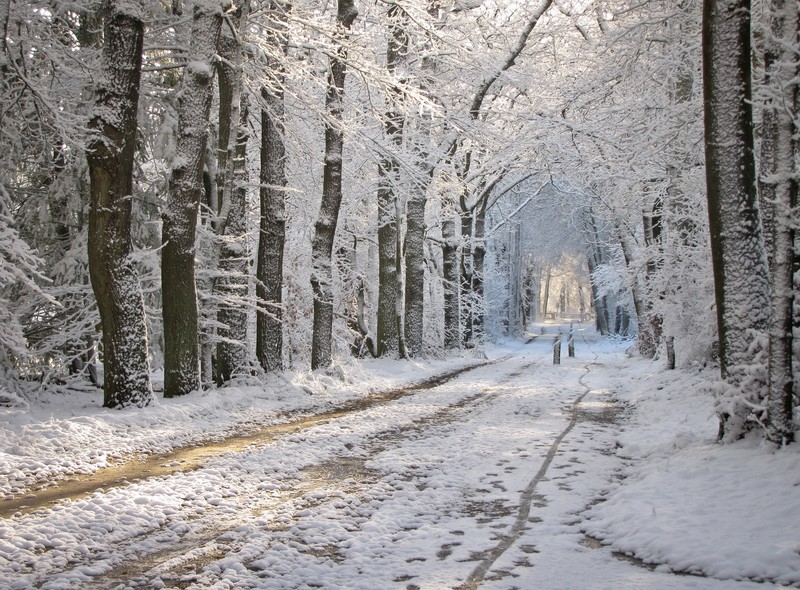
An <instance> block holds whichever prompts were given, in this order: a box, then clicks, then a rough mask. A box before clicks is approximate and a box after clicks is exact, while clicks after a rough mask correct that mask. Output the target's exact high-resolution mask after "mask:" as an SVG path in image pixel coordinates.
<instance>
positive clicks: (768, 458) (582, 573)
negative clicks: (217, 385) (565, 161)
mask: <svg viewBox="0 0 800 590" xmlns="http://www.w3.org/2000/svg"><path fill="white" fill-rule="evenodd" d="M557 329H558V327H556V326H548V327H547V328H546V330H547V331H548V332H549V334H542V335H538V336H537V338H535V339H534V340H531V341H529V342H507V343H505V344H504V345H502V346H495V347H493V348H491V349H488V350H486V356H487V357H488V358H487V359H479V358H468V357H459V358H452V359H448V360H439V361H426V362H415V363H409V362H407V361H366V362H355V361H354V362H353V363H352V364H348V365H340V366H337V367H335V369H334V370H333V371H332V372H331V374H323V373H307V372H306V373H294V374H289V373H286V374H285V375H283V376H282V377H281V378H280V379H279V382H278V383H276V384H274V386H270V387H268V388H264V387H263V386H262V387H260V388H259V387H252V386H241V387H233V388H228V389H223V390H212V391H209V392H203V393H197V394H193V395H190V396H186V397H185V398H181V399H179V400H159V401H158V403H157V404H156V405H155V406H154V407H151V408H146V409H144V410H126V411H122V412H118V411H110V410H105V409H103V408H101V407H99V405H100V402H101V400H100V399H99V398H98V396H97V394H86V393H84V394H80V395H78V394H76V395H75V396H65V399H49V400H34V401H33V402H32V403H31V406H30V407H28V408H7V409H0V425H2V427H3V428H2V429H0V437H1V438H0V445H1V446H0V474H2V475H4V476H5V478H4V479H0V492H2V494H3V495H2V496H0V588H4V587H8V588H47V589H56V588H125V587H142V588H270V589H272V588H275V589H283V588H286V589H290V588H291V589H294V588H364V589H370V590H374V589H376V588H405V589H407V590H413V589H425V588H430V589H444V588H459V589H468V588H478V587H480V588H505V589H512V588H519V589H522V590H525V589H529V588H542V589H545V590H558V589H563V590H583V589H588V590H592V589H609V590H610V589H621V590H625V589H641V588H657V589H664V590H671V589H682V588H698V589H709V590H717V589H719V590H722V589H731V588H733V589H748V590H749V589H751V588H761V589H763V588H776V587H800V534H799V533H798V532H797V531H798V527H797V522H798V520H797V515H798V514H800V452H799V451H798V450H797V449H795V448H793V447H789V448H787V449H784V450H782V451H779V452H773V451H770V450H769V449H766V448H764V447H762V446H761V445H760V444H759V443H758V441H756V440H752V441H748V440H746V441H742V442H741V443H737V444H735V445H729V446H720V445H717V444H715V443H714V434H715V429H716V421H715V419H714V416H713V409H712V404H711V398H710V394H709V393H708V392H707V386H708V381H709V379H711V378H712V372H710V371H706V370H703V369H693V370H683V371H671V372H668V371H664V370H662V368H661V366H660V365H659V364H658V363H655V362H646V361H642V360H639V359H636V358H630V357H629V356H628V355H626V354H625V350H626V348H627V346H629V344H626V343H619V342H609V341H604V340H601V339H599V338H597V337H596V336H595V335H594V334H593V333H591V332H590V331H589V330H588V329H587V330H585V331H579V337H578V339H577V354H576V357H575V358H569V357H567V356H566V354H564V355H563V358H562V364H561V365H558V366H554V365H552V332H553V331H555V330H557ZM562 329H563V328H562ZM796 446H798V445H796Z"/></svg>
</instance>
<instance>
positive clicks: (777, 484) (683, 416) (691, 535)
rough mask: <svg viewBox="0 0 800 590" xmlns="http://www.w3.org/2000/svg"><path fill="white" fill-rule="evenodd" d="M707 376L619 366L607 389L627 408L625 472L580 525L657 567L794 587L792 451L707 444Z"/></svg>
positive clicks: (796, 498) (798, 478)
mask: <svg viewBox="0 0 800 590" xmlns="http://www.w3.org/2000/svg"><path fill="white" fill-rule="evenodd" d="M713 377H714V374H713V373H712V372H711V371H694V372H692V371H688V372H677V371H664V370H662V368H661V366H660V365H659V364H656V363H647V362H644V361H632V362H630V363H626V364H625V366H621V367H619V372H618V373H617V375H616V376H615V379H614V381H615V383H614V384H613V388H614V390H615V391H616V397H617V398H618V399H619V400H620V401H622V402H625V403H626V404H628V405H629V407H630V408H631V410H632V411H631V417H630V420H629V421H628V422H627V423H626V424H625V427H624V430H623V432H622V433H621V434H620V436H619V439H618V444H619V445H620V448H619V450H618V452H617V454H618V455H620V456H623V457H627V458H630V459H632V462H631V465H630V466H629V468H628V469H627V471H626V473H625V475H626V476H627V477H626V478H625V479H624V481H622V482H621V484H620V485H619V486H618V487H615V488H613V489H612V490H610V492H609V494H608V495H607V498H606V500H605V501H604V502H602V503H600V504H597V505H596V506H594V507H593V508H592V509H591V510H590V511H589V513H588V517H589V519H588V520H587V521H586V522H585V523H584V525H583V527H582V528H583V529H584V530H585V531H586V532H587V534H589V535H590V536H592V537H595V538H598V539H601V540H602V541H603V542H604V544H608V545H609V546H610V547H611V548H612V549H613V550H615V551H618V552H620V553H624V554H628V555H632V556H634V557H636V558H638V559H641V560H642V561H644V562H645V563H648V564H659V565H660V567H659V568H658V569H659V571H670V570H672V571H676V572H686V573H696V574H703V575H707V576H712V577H715V578H720V579H751V580H756V581H760V580H766V581H770V582H778V583H780V584H787V585H796V584H798V583H800V533H799V532H798V528H797V523H798V522H800V521H798V518H800V517H799V516H798V515H800V445H797V444H796V445H791V446H789V447H787V448H785V449H782V450H779V451H774V450H772V449H770V448H766V447H764V446H763V443H761V442H760V441H758V440H756V439H755V437H754V439H752V440H745V441H741V442H738V443H735V444H729V445H720V444H718V443H716V441H715V439H716V433H717V424H718V423H717V420H716V417H715V415H714V410H713V403H712V399H711V398H710V397H709V395H707V394H706V393H704V392H703V389H704V385H705V384H706V383H707V380H709V379H712V378H713Z"/></svg>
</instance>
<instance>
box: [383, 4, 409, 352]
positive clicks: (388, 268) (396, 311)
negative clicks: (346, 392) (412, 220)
mask: <svg viewBox="0 0 800 590" xmlns="http://www.w3.org/2000/svg"><path fill="white" fill-rule="evenodd" d="M388 16H389V41H388V45H387V49H386V69H387V70H388V72H389V74H390V75H392V76H396V75H397V68H398V66H400V65H401V64H402V62H403V61H404V60H405V56H406V53H407V52H408V37H407V36H406V32H405V24H406V20H407V17H406V14H405V11H404V10H403V9H402V8H400V7H399V6H398V5H397V4H393V5H391V7H390V8H389V14H388ZM398 82H402V81H398ZM402 99H403V96H402V91H401V90H400V89H399V88H395V89H392V91H391V92H390V93H389V96H388V97H387V110H386V115H385V119H384V132H385V135H386V138H387V139H388V143H389V147H390V148H396V149H399V148H400V146H401V145H402V143H403V126H404V124H405V120H404V118H403V114H402V111H401V109H400V108H399V107H400V106H401V104H400V103H401V102H402ZM378 171H379V174H380V184H379V186H378V326H377V347H378V349H377V352H378V356H385V355H397V354H400V353H401V348H402V346H401V340H402V336H403V325H402V324H403V321H402V320H403V316H402V314H401V309H402V296H403V289H402V266H401V258H400V250H401V249H400V247H399V240H400V236H401V233H402V232H401V228H400V222H401V218H402V215H401V206H400V202H399V196H398V194H397V188H396V187H397V183H398V180H399V178H398V176H399V168H398V165H397V160H396V159H395V158H394V157H393V156H392V155H391V154H387V155H386V156H384V157H383V158H382V159H381V162H380V163H379V169H378Z"/></svg>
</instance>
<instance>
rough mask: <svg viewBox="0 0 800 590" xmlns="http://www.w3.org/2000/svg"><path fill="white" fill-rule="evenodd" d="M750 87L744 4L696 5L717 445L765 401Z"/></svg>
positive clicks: (762, 272)
mask: <svg viewBox="0 0 800 590" xmlns="http://www.w3.org/2000/svg"><path fill="white" fill-rule="evenodd" d="M750 84H751V80H750V2H749V0H735V1H733V0H732V1H728V2H717V1H715V0H705V2H704V4H703V85H704V88H703V91H704V107H705V148H706V187H707V198H708V217H709V228H710V233H711V255H712V264H713V269H714V289H715V299H716V305H717V329H718V332H719V350H720V368H721V375H722V379H723V380H724V381H725V382H726V383H727V385H726V386H724V387H722V388H721V390H720V393H719V395H718V397H717V401H716V411H717V414H718V415H719V418H720V432H719V434H720V438H721V439H722V440H726V441H730V440H734V439H736V438H738V437H740V436H741V435H742V434H743V433H744V432H745V429H746V428H747V417H748V415H749V414H750V412H751V408H752V407H753V405H755V406H756V407H757V406H759V405H760V404H761V402H762V399H763V397H764V389H765V384H764V382H763V381H764V379H763V375H762V374H761V370H762V369H763V367H761V365H760V363H761V361H760V360H759V359H758V358H756V356H755V353H754V350H755V349H757V344H758V343H757V342H756V343H755V344H754V339H760V338H762V337H763V335H764V333H765V332H766V328H767V321H768V314H769V283H768V273H767V260H766V254H765V251H764V242H763V238H762V235H761V220H760V217H759V212H758V204H757V202H756V187H755V161H754V157H753V121H752V108H751V91H750V89H751V86H750Z"/></svg>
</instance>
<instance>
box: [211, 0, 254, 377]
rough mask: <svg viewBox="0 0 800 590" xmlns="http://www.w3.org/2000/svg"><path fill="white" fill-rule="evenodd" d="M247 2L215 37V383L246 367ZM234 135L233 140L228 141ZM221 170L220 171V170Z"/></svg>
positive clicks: (247, 261) (247, 262) (247, 250)
mask: <svg viewBox="0 0 800 590" xmlns="http://www.w3.org/2000/svg"><path fill="white" fill-rule="evenodd" d="M248 12H249V4H248V2H244V3H243V4H241V5H240V6H239V7H238V8H237V10H236V11H235V12H234V15H233V18H231V23H232V26H233V27H234V29H235V30H236V34H235V35H234V34H233V32H232V31H231V30H230V29H229V28H223V31H224V32H225V33H226V34H224V35H221V36H220V47H219V53H220V57H221V58H222V59H221V61H220V63H219V65H218V68H217V72H218V76H219V78H218V79H219V97H220V98H219V129H220V132H219V138H218V139H219V149H218V153H219V159H218V175H217V179H218V180H217V189H218V194H219V198H218V207H219V210H218V211H217V215H218V216H219V218H218V223H217V224H216V229H217V233H218V234H219V235H220V236H224V237H223V239H222V243H221V245H220V253H219V272H220V277H219V279H217V280H216V281H215V282H214V291H215V292H216V293H217V294H218V295H219V297H220V302H219V310H218V311H217V323H218V326H219V327H218V328H217V329H218V338H219V342H218V344H217V356H216V367H215V368H216V375H217V383H218V384H223V383H225V382H227V381H230V379H231V378H233V377H234V376H235V375H237V374H241V373H243V372H244V371H245V370H246V366H247V308H246V306H245V304H244V301H245V300H246V298H247V295H248V283H249V279H248V268H249V261H250V253H249V249H248V236H247V188H246V183H247V169H246V167H245V164H246V161H245V159H246V155H247V141H248V139H249V133H248V126H247V119H248V109H247V96H246V95H245V94H244V93H243V92H242V70H241V68H242V52H243V37H244V35H245V31H246V25H247V22H248ZM232 139H233V141H231V140H232ZM220 172H221V174H220Z"/></svg>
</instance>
